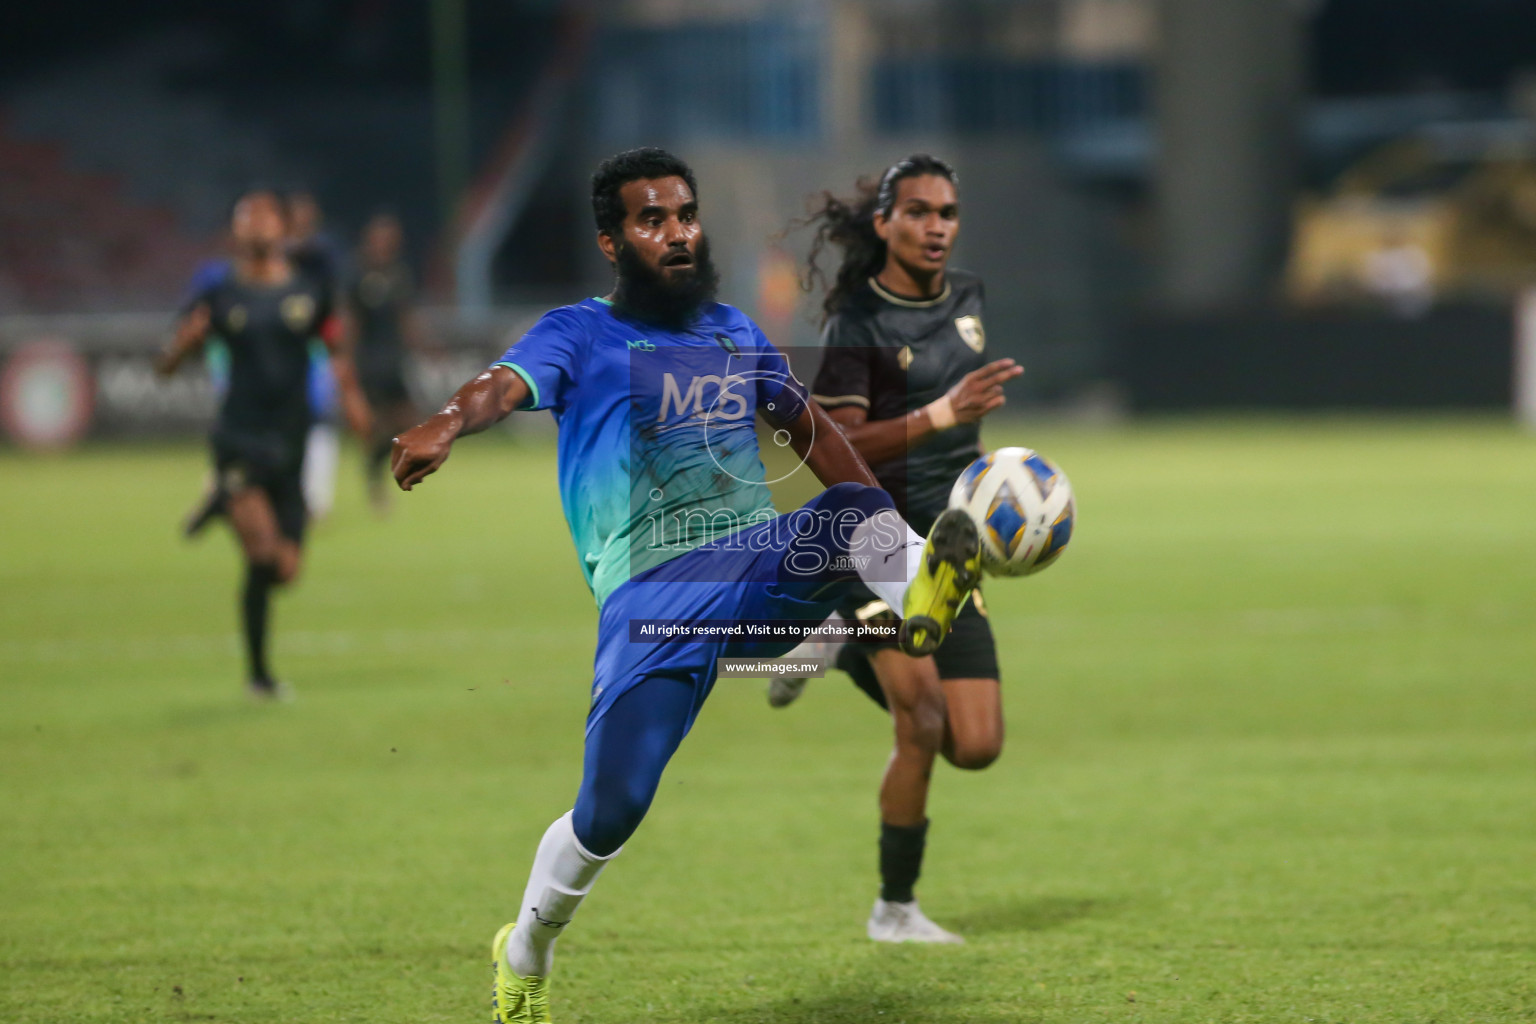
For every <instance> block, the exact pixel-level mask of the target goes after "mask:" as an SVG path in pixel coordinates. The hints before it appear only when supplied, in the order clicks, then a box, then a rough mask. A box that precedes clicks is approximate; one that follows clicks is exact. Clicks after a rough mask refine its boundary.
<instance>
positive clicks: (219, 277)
mask: <svg viewBox="0 0 1536 1024" xmlns="http://www.w3.org/2000/svg"><path fill="white" fill-rule="evenodd" d="M284 202H285V206H286V208H287V217H288V225H289V235H288V239H287V242H286V243H285V245H286V248H287V251H288V259H289V262H290V263H291V264H292V265H293V267H294V269H295V270H297V271H298V272H299V273H301V274H304V275H306V276H308V277H309V278H310V279H311V280H312V281H314V282H315V284H316V285H317V286H318V287H319V288H321V289H322V290H323V291H324V292H325V293H326V294H327V295H330V296H332V300H331V301H332V303H334V302H335V295H336V288H337V281H338V280H339V276H340V274H341V257H340V255H339V250H338V249H337V247H336V245H335V243H334V241H333V240H332V239H331V238H330V237H329V236H328V235H326V234H324V233H323V232H321V230H320V223H321V214H320V203H319V201H318V200H317V199H315V197H314V195H313V194H312V193H310V192H306V191H298V192H293V193H290V194H288V196H287V197H286V199H285V201H284ZM230 273H231V263H230V261H229V260H228V259H215V260H208V261H207V262H205V263H203V264H202V265H201V266H199V267H198V268H197V271H196V272H195V273H194V274H193V275H192V286H191V288H190V289H189V291H188V301H189V302H190V301H191V300H192V299H193V298H195V297H196V296H198V295H201V294H202V293H203V292H204V291H206V290H207V289H209V288H211V287H213V286H214V285H217V284H219V283H221V282H222V281H224V280H225V279H226V278H228V277H229V275H230ZM203 352H204V359H205V361H206V363H207V365H208V376H209V378H210V379H211V380H212V381H213V387H214V392H215V393H216V394H217V395H218V396H219V397H220V398H221V399H222V398H223V395H224V391H225V389H226V388H227V387H228V384H229V350H228V348H227V347H226V346H225V344H224V340H223V339H222V338H220V337H218V336H217V335H215V336H213V337H211V338H209V339H208V342H207V344H206V345H205V346H204V349H203ZM309 357H310V358H309V377H308V381H307V385H306V386H307V388H308V393H309V403H310V408H311V409H312V410H313V412H314V424H313V425H312V426H311V428H310V433H309V437H308V439H307V440H306V442H305V447H306V449H307V451H306V455H305V459H304V503H305V507H306V508H307V509H308V514H309V517H310V518H311V519H323V518H325V516H326V515H327V514H328V513H329V512H330V509H331V505H332V503H333V502H334V500H335V495H336V464H337V461H338V459H339V457H340V442H339V439H338V438H337V436H336V429H335V426H334V420H335V418H336V382H335V379H334V378H333V377H332V375H331V360H330V353H329V352H328V350H327V349H326V346H325V344H324V342H323V341H321V340H320V339H319V338H315V339H312V340H311V341H310V344H309ZM226 497H227V496H226V495H225V494H224V491H223V489H222V488H221V487H220V486H219V481H218V479H217V476H215V478H214V479H213V480H211V481H210V482H209V484H208V486H207V488H206V490H205V491H204V493H203V497H202V498H201V499H200V500H199V502H198V503H197V505H196V506H195V507H194V508H193V510H192V511H191V512H190V513H189V514H188V515H187V517H186V519H185V520H184V522H183V526H182V530H183V532H184V533H185V534H186V535H187V536H188V537H195V536H196V535H197V534H199V533H200V532H202V530H203V528H204V527H206V526H207V525H208V524H209V523H210V522H212V521H213V520H214V519H216V518H218V517H219V516H221V515H223V514H224V512H225V506H226Z"/></svg>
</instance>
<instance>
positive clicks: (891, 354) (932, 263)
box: [769, 155, 1024, 942]
mask: <svg viewBox="0 0 1536 1024" xmlns="http://www.w3.org/2000/svg"><path fill="white" fill-rule="evenodd" d="M861 193H862V194H861V195H860V196H859V197H858V198H857V199H855V200H853V201H851V202H844V201H842V200H839V199H837V198H835V197H833V196H832V195H830V194H828V195H826V196H825V197H824V201H823V203H822V207H821V209H820V210H819V211H818V212H817V213H816V214H815V215H814V216H813V217H812V218H811V222H812V223H813V224H816V225H817V233H816V240H815V243H814V245H813V248H812V252H811V263H810V275H809V281H810V282H811V283H814V280H815V279H816V278H817V277H818V276H819V274H820V271H819V268H818V267H817V265H816V257H817V255H818V254H819V253H820V252H821V250H822V249H823V247H824V246H826V245H827V244H829V243H830V244H832V245H835V246H837V247H838V248H840V249H841V250H842V261H841V265H840V266H839V268H838V270H837V274H836V277H835V279H834V281H833V283H832V286H831V287H830V289H828V292H827V296H826V301H825V304H824V309H825V312H826V322H825V329H824V333H823V337H822V341H823V345H824V350H825V351H824V356H823V361H822V365H821V370H820V372H819V373H818V374H817V377H816V382H815V386H814V387H813V388H812V390H813V392H814V395H815V398H816V401H817V402H819V403H820V404H821V405H822V406H823V407H824V408H825V409H826V410H827V411H828V413H829V414H830V415H831V417H832V419H833V420H835V421H836V422H837V423H838V424H839V425H840V426H841V427H842V428H843V431H844V432H845V433H846V434H847V435H848V439H849V440H850V441H852V442H853V445H854V447H855V448H856V449H858V451H859V454H860V455H862V456H864V459H865V461H866V462H868V463H869V464H870V467H871V469H872V470H873V471H874V474H875V477H876V479H878V480H879V482H880V485H881V486H882V487H884V488H885V489H886V490H887V491H889V492H890V494H891V496H892V497H893V498H894V499H895V501H896V507H897V509H898V510H899V511H900V512H901V513H902V515H904V516H906V517H907V521H908V522H910V523H911V524H912V527H913V529H915V530H917V531H918V532H919V533H921V532H923V531H925V530H927V529H928V528H929V527H930V526H931V525H932V523H933V520H934V519H935V517H937V516H938V515H939V513H941V512H943V511H944V509H945V508H946V507H947V505H948V500H949V492H950V488H951V487H952V486H953V485H954V482H955V479H956V478H957V477H958V476H959V475H960V473H961V472H962V471H963V470H964V469H965V468H966V466H968V465H969V464H970V463H971V462H972V461H973V460H974V459H975V458H976V457H977V455H978V454H979V453H980V452H981V450H982V448H981V419H982V417H984V416H986V415H987V414H988V413H990V412H992V411H993V410H995V409H997V408H999V407H1000V406H1002V405H1003V403H1004V397H1003V385H1004V384H1005V383H1007V382H1008V381H1009V380H1012V379H1013V378H1015V377H1017V376H1018V375H1019V374H1021V373H1023V372H1024V370H1023V368H1022V367H1021V366H1019V365H1017V364H1016V363H1015V362H1014V361H1013V360H1012V359H998V360H995V361H991V362H989V361H988V360H987V359H986V357H985V355H984V354H983V353H984V350H985V348H986V333H985V330H984V328H983V325H982V314H983V308H982V307H983V298H984V295H983V290H982V285H981V280H980V279H979V278H977V277H976V276H975V275H974V274H969V273H966V272H964V271H960V270H952V269H949V267H948V262H949V255H950V250H951V248H952V247H953V246H954V243H955V237H956V234H957V233H958V231H959V228H960V206H959V197H958V194H957V190H956V177H955V173H954V171H953V170H952V169H951V168H950V167H949V165H948V164H946V163H944V162H943V161H941V160H937V159H935V158H933V157H931V156H927V155H917V156H912V157H908V158H907V159H905V160H902V161H900V162H899V163H896V164H894V165H893V166H892V167H891V168H890V169H888V170H887V171H886V172H885V174H884V175H882V176H881V178H880V180H879V181H878V183H875V182H866V183H861ZM840 611H841V614H842V616H843V617H844V618H847V619H853V618H859V619H869V618H873V617H876V616H880V615H889V614H890V611H889V609H888V608H886V607H885V606H884V605H883V604H881V603H880V602H879V601H878V600H877V599H876V598H875V596H874V595H873V594H866V595H865V596H864V598H863V600H860V601H855V602H853V603H852V604H850V605H849V606H847V607H845V608H843V609H841V610H840ZM837 666H838V667H839V668H841V669H843V670H844V671H846V672H848V674H849V675H851V676H852V677H853V678H854V681H855V682H856V683H858V684H859V686H860V687H861V688H862V689H864V690H865V691H866V692H867V693H868V694H869V695H870V696H871V697H872V698H874V699H875V700H876V701H877V702H879V703H880V704H881V705H882V706H883V707H887V708H888V709H889V710H890V713H891V717H892V720H893V724H894V725H895V732H896V742H895V749H894V750H893V751H892V754H891V759H890V762H889V763H888V764H887V766H886V771H885V778H884V780H883V782H882V783H881V787H880V818H881V827H880V873H881V880H882V886H881V891H880V898H879V899H878V900H876V902H875V907H874V910H873V912H872V913H871V915H870V919H869V925H868V932H869V937H870V938H872V939H875V940H877V941H885V942H960V941H963V940H961V938H960V937H959V936H958V935H955V934H953V933H951V932H948V931H946V930H944V929H943V928H940V927H939V926H938V925H936V924H934V923H933V922H932V921H930V920H929V919H928V918H927V917H926V916H925V915H924V914H923V912H922V910H921V908H920V907H919V906H918V903H917V899H916V897H915V895H914V894H913V885H914V884H915V883H916V882H917V878H918V875H919V873H920V871H921V868H922V860H923V850H924V846H925V842H926V837H927V830H928V819H927V814H926V808H927V801H928V780H929V775H930V774H931V772H932V769H933V762H934V759H935V758H936V757H937V756H938V755H940V754H942V755H943V756H944V758H945V759H946V760H948V761H949V762H950V763H951V764H953V765H955V766H956V767H959V768H967V769H980V768H985V767H986V766H987V765H989V764H991V763H992V762H993V761H994V760H995V759H996V758H997V756H998V754H999V753H1000V752H1001V750H1002V745H1003V714H1002V701H1001V697H1000V694H999V688H998V668H997V649H996V646H995V645H994V643H993V638H992V629H991V625H990V623H989V622H988V619H987V614H986V606H985V605H984V603H983V602H982V596H981V591H980V590H976V591H974V592H973V593H972V598H971V601H970V603H968V604H967V605H966V606H965V607H964V608H963V609H962V610H961V612H960V614H959V615H958V616H957V617H956V619H955V623H954V628H953V631H952V632H951V633H950V635H949V638H948V639H947V640H945V641H944V645H943V646H942V647H940V648H939V650H938V652H937V653H936V654H935V655H933V656H932V657H925V658H913V657H909V656H908V655H906V654H904V653H902V651H901V650H900V649H899V648H896V647H873V648H872V647H870V646H868V645H865V644H847V645H845V646H843V647H842V648H841V650H840V651H839V652H838V653H837ZM803 685H804V681H803V680H783V681H776V682H775V684H774V686H773V687H772V688H771V689H770V693H769V698H770V701H771V703H773V704H774V705H775V706H783V705H785V704H788V703H789V702H790V701H792V700H794V699H795V698H796V697H797V696H799V693H800V688H801V687H803Z"/></svg>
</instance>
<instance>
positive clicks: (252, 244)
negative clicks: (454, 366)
mask: <svg viewBox="0 0 1536 1024" xmlns="http://www.w3.org/2000/svg"><path fill="white" fill-rule="evenodd" d="M230 230H231V239H232V244H233V249H234V252H233V259H232V261H231V268H230V272H229V273H227V274H224V275H220V276H217V277H215V278H213V279H211V280H209V281H208V282H207V283H206V284H205V286H204V287H202V288H201V289H200V290H199V291H198V292H197V293H196V294H195V295H194V296H193V297H192V298H191V300H190V301H189V302H188V303H187V305H186V308H185V309H184V311H183V313H182V315H181V318H180V320H179V321H178V322H177V325H176V331H175V334H174V336H173V337H172V339H171V341H170V344H169V345H168V346H167V347H166V349H165V352H164V354H163V355H162V356H161V359H160V363H159V370H160V372H161V374H162V375H166V376H168V375H170V374H172V373H174V372H176V369H177V367H179V366H180V365H181V364H182V362H183V361H185V360H186V359H187V357H189V356H191V355H193V354H194V353H196V352H197V351H199V350H200V349H201V348H202V347H203V345H204V344H205V343H206V342H207V340H208V339H209V338H210V337H213V336H218V337H220V338H222V339H223V340H224V342H225V344H226V345H227V346H228V348H229V383H228V387H227V390H226V391H225V394H224V399H223V403H222V405H221V406H220V409H219V416H218V421H217V423H216V425H215V426H214V429H213V434H212V444H213V458H214V467H215V471H216V473H217V475H218V485H219V488H220V490H221V491H222V493H223V494H224V495H225V512H226V514H227V516H228V518H229V521H230V524H231V526H233V528H234V530H235V534H236V535H237V536H238V538H239V541H240V548H241V551H242V552H243V554H244V556H245V570H246V571H245V582H244V585H243V589H242V592H241V610H242V623H243V626H244V632H245V642H246V654H247V658H248V668H249V684H250V689H251V692H252V694H254V695H256V696H259V697H276V696H280V695H281V693H282V691H281V689H280V687H279V685H278V683H277V681H276V680H275V679H274V678H273V675H272V673H271V671H270V670H269V668H268V666H267V657H266V637H267V606H268V599H269V596H270V593H271V590H272V588H273V587H276V586H280V585H282V584H285V583H288V582H291V581H292V580H293V579H294V577H296V576H297V575H298V572H299V562H300V547H301V544H302V543H303V539H304V525H305V510H304V493H303V485H302V473H303V465H304V443H305V438H306V436H307V434H308V432H309V427H310V422H311V417H312V413H311V409H310V401H309V395H308V389H307V381H308V376H309V343H310V339H312V338H316V337H319V338H322V339H324V340H325V343H326V346H327V347H328V348H329V350H330V352H331V359H332V363H333V366H334V369H335V373H336V381H337V384H338V386H339V388H340V391H341V396H342V400H343V406H344V408H345V410H346V415H347V421H348V423H349V424H350V425H351V427H352V429H353V430H355V431H357V432H358V434H359V435H360V436H366V435H367V433H368V430H369V412H368V405H367V403H366V401H364V399H363V395H362V392H361V390H359V388H358V386H357V380H356V376H355V375H354V373H353V370H352V365H351V360H350V358H349V357H348V356H347V354H346V352H345V351H344V347H343V345H342V343H341V342H340V341H339V340H338V339H339V332H338V331H337V330H336V329H335V326H334V320H333V311H332V309H331V296H330V289H329V288H328V287H327V285H326V284H325V283H324V282H321V281H317V280H316V279H315V278H313V277H311V276H309V275H306V274H303V273H300V272H299V271H298V270H297V269H296V268H295V267H294V265H293V264H292V263H291V262H290V261H289V259H288V256H287V254H286V252H285V251H284V242H285V240H286V238H287V235H288V217H287V209H286V206H285V205H284V203H283V200H282V199H281V198H280V197H279V196H278V195H277V194H276V193H273V192H269V191H262V190H258V191H252V192H249V193H247V194H245V195H243V196H241V197H240V199H239V200H237V201H236V203H235V205H234V208H233V210H232V213H231V217H230Z"/></svg>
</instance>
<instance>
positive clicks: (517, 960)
mask: <svg viewBox="0 0 1536 1024" xmlns="http://www.w3.org/2000/svg"><path fill="white" fill-rule="evenodd" d="M622 850H623V847H620V848H619V849H618V850H614V851H613V852H612V853H610V854H609V855H608V856H606V857H597V856H594V855H592V854H590V853H588V852H587V850H586V848H585V847H583V846H582V845H581V840H579V839H577V838H576V830H575V829H574V828H573V827H572V826H571V812H570V811H566V812H565V814H563V815H561V816H560V817H559V818H558V819H557V820H556V821H555V823H554V824H553V825H551V826H549V828H548V830H546V831H545V833H544V838H543V839H541V840H540V841H539V852H538V853H536V854H535V855H534V858H533V870H531V871H530V872H528V888H527V889H525V890H524V891H523V906H522V909H521V910H519V911H518V914H517V927H516V928H514V929H512V936H511V938H509V939H508V940H507V966H509V967H511V968H512V970H513V971H514V972H515V973H517V974H518V975H520V976H522V977H524V978H528V977H539V978H543V977H547V976H548V975H549V967H550V963H551V961H552V960H553V959H554V956H555V940H556V939H558V938H559V937H560V932H561V931H563V930H564V928H565V926H566V925H567V924H569V923H570V921H571V917H572V916H573V915H574V914H575V913H576V908H577V907H579V906H581V901H582V899H583V898H584V897H585V896H586V895H587V893H589V892H591V891H592V884H593V883H594V882H596V881H597V876H598V875H600V874H602V871H603V866H604V865H606V864H607V863H608V862H609V861H610V860H612V859H613V858H615V857H617V856H618V855H619V853H620V852H621V851H622Z"/></svg>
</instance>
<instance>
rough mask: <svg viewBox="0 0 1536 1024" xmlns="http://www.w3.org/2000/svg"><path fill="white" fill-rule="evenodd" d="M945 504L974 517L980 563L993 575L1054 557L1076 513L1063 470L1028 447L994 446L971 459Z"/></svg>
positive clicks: (1018, 572) (1025, 570)
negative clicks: (994, 447)
mask: <svg viewBox="0 0 1536 1024" xmlns="http://www.w3.org/2000/svg"><path fill="white" fill-rule="evenodd" d="M949 507H950V508H960V509H964V510H965V511H966V512H968V513H969V514H970V516H971V519H973V520H974V521H975V523H976V529H977V530H978V531H980V533H981V567H982V568H983V569H985V570H986V571H987V572H988V573H990V574H992V575H993V576H1028V575H1029V574H1030V573H1035V572H1039V571H1040V570H1041V569H1044V568H1045V567H1046V566H1048V565H1050V564H1051V563H1052V562H1054V561H1056V559H1058V558H1060V557H1061V553H1062V551H1064V550H1066V547H1067V542H1068V541H1070V540H1071V539H1072V521H1073V519H1074V518H1075V517H1076V513H1077V505H1076V502H1075V501H1074V500H1073V498H1072V485H1071V484H1070V483H1068V482H1067V476H1066V474H1065V473H1063V472H1062V471H1061V470H1060V469H1057V468H1056V467H1055V466H1054V465H1052V464H1051V463H1050V462H1049V461H1047V460H1046V459H1044V458H1042V457H1041V456H1040V455H1038V454H1036V453H1035V452H1034V450H1033V449H1030V448H999V449H998V450H997V451H995V452H991V453H990V454H987V455H983V456H982V457H981V458H979V459H977V460H976V461H975V462H973V463H971V464H970V465H969V466H967V467H966V468H965V472H964V473H961V474H960V479H958V480H956V481H955V486H954V488H953V489H952V490H951V491H950V492H949Z"/></svg>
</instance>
